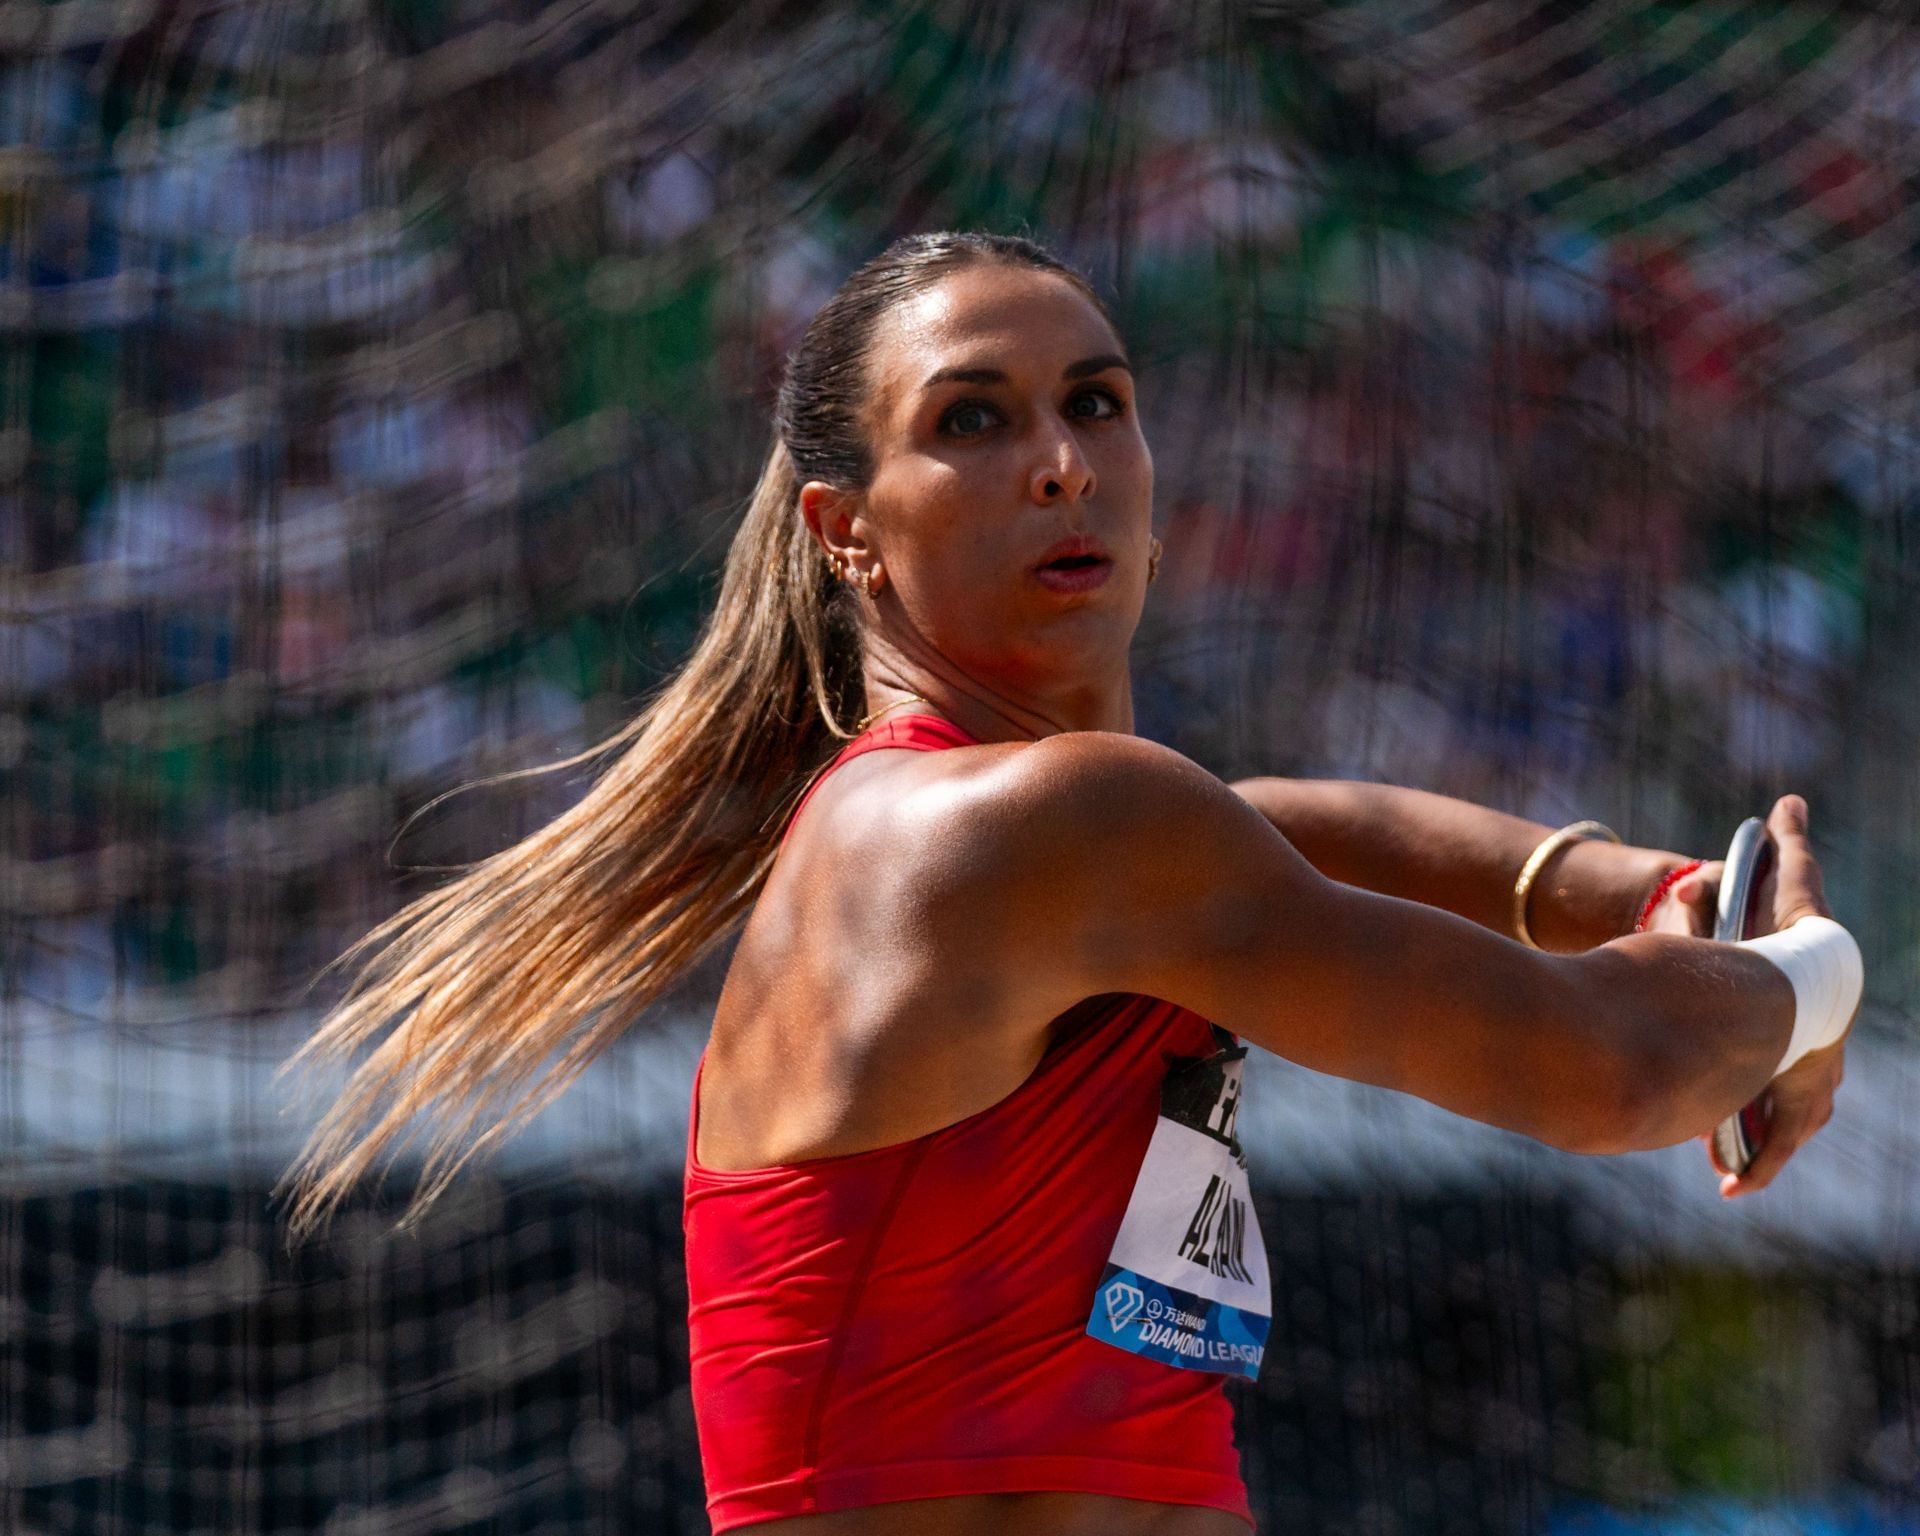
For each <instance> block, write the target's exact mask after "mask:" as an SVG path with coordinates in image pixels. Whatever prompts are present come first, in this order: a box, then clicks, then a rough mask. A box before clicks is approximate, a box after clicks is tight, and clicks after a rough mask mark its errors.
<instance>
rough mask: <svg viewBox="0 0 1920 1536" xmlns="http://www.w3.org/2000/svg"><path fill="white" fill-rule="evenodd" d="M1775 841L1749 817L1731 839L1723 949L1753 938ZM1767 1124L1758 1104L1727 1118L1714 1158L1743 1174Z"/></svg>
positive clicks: (1724, 882)
mask: <svg viewBox="0 0 1920 1536" xmlns="http://www.w3.org/2000/svg"><path fill="white" fill-rule="evenodd" d="M1773 852H1774V847H1773V836H1772V834H1771V833H1769V832H1768V831H1767V824H1766V823H1765V822H1764V821H1762V820H1761V819H1760V818H1759V817H1758V816H1749V817H1748V818H1747V819H1746V820H1745V821H1743V822H1741V823H1740V825H1739V827H1738V828H1737V829H1736V830H1735V832H1734V834H1733V842H1732V843H1731V844H1730V845H1729V846H1728V848H1727V861H1726V869H1725V871H1724V872H1723V873H1722V875H1721V877H1720V900H1719V904H1718V906H1717V908H1716V910H1715V913H1714V922H1713V936H1714V938H1715V939H1717V940H1719V941H1720V942H1721V943H1723V944H1737V943H1739V942H1740V941H1741V940H1742V939H1747V938H1752V937H1754V933H1753V928H1754V915H1755V914H1754V910H1753V906H1754V899H1755V898H1756V897H1757V896H1758V895H1759V893H1760V882H1761V881H1762V880H1764V879H1765V878H1766V873H1767V870H1768V868H1769V867H1770V866H1771V864H1772V863H1773ZM1763 1123H1764V1122H1763V1121H1762V1119H1761V1114H1760V1101H1759V1100H1758V1099H1756V1100H1755V1101H1754V1102H1753V1103H1751V1104H1749V1105H1747V1106H1746V1108H1744V1109H1742V1110H1739V1111H1736V1112H1735V1113H1734V1114H1731V1115H1728V1116H1727V1118H1726V1119H1724V1120H1722V1121H1721V1122H1720V1123H1719V1125H1717V1126H1715V1127H1714V1131H1713V1150H1714V1155H1715V1156H1716V1157H1718V1158H1719V1160H1720V1166H1721V1167H1723V1168H1726V1169H1728V1170H1730V1171H1731V1172H1733V1173H1736V1174H1743V1173H1745V1172H1746V1171H1747V1169H1748V1168H1749V1167H1750V1166H1752V1163H1753V1158H1754V1154H1755V1153H1756V1152H1758V1151H1759V1149H1760V1148H1759V1132H1760V1128H1761V1126H1762V1124H1763Z"/></svg>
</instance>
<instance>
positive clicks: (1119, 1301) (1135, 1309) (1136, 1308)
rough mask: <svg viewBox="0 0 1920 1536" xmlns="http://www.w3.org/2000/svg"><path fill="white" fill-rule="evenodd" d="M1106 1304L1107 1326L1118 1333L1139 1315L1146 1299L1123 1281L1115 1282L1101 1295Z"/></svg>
mask: <svg viewBox="0 0 1920 1536" xmlns="http://www.w3.org/2000/svg"><path fill="white" fill-rule="evenodd" d="M1100 1294H1101V1296H1102V1298H1104V1300H1105V1301H1106V1303H1107V1326H1108V1327H1110V1328H1112V1329H1113V1331H1114V1332H1115V1333H1118V1332H1119V1331H1120V1330H1121V1329H1122V1328H1124V1327H1126V1326H1127V1324H1128V1323H1130V1322H1132V1321H1133V1320H1134V1319H1135V1318H1136V1317H1138V1316H1139V1315H1140V1308H1141V1307H1142V1306H1143V1305H1145V1303H1146V1299H1147V1298H1146V1297H1145V1296H1143V1295H1141V1294H1140V1292H1139V1290H1138V1289H1137V1288H1135V1287H1134V1286H1131V1285H1128V1284H1127V1282H1126V1281H1124V1280H1116V1281H1114V1282H1113V1284H1112V1285H1110V1286H1108V1287H1107V1288H1106V1289H1105V1290H1104V1291H1102V1292H1101V1293H1100Z"/></svg>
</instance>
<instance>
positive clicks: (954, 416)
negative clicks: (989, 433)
mask: <svg viewBox="0 0 1920 1536" xmlns="http://www.w3.org/2000/svg"><path fill="white" fill-rule="evenodd" d="M999 418H1000V413H999V412H998V411H996V410H995V409H994V408H993V407H992V406H990V405H988V404H987V403H986V402H985V401H984V400H961V401H957V402H956V403H955V404H953V405H950V406H948V407H947V409H946V410H945V412H943V413H942V414H941V417H940V430H941V431H942V432H944V433H946V434H947V435H948V436H949V437H978V436H979V435H980V434H981V433H982V432H984V431H986V430H987V428H988V427H990V426H992V425H993V424H994V422H995V421H997V420H999Z"/></svg>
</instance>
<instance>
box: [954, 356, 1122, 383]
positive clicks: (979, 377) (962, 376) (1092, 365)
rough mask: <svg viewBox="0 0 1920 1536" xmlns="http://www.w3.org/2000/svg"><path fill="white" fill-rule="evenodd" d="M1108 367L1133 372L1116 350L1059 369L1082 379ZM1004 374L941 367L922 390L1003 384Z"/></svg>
mask: <svg viewBox="0 0 1920 1536" xmlns="http://www.w3.org/2000/svg"><path fill="white" fill-rule="evenodd" d="M1109 368H1124V369H1126V370H1127V372H1128V373H1132V372H1133V364H1131V363H1129V362H1128V361H1127V360H1126V359H1125V358H1124V357H1122V356H1121V355H1120V354H1119V353H1118V352H1102V353H1100V354H1099V355H1098V356H1097V357H1083V358H1081V359H1080V361H1079V362H1077V363H1068V364H1067V366H1066V367H1065V368H1064V369H1063V370H1061V375H1060V376H1061V377H1062V378H1064V379H1084V378H1086V377H1088V376H1089V375H1091V374H1096V373H1105V372H1106V371H1107V369H1109ZM1006 382H1007V376H1006V374H1004V373H1002V372H1001V371H1000V370H999V369H998V368H942V369H939V370H938V371H937V372H934V373H932V374H929V375H928V376H927V380H926V382H925V383H924V384H922V385H921V386H920V388H921V389H922V390H928V389H932V388H933V386H934V385H936V384H1004V383H1006Z"/></svg>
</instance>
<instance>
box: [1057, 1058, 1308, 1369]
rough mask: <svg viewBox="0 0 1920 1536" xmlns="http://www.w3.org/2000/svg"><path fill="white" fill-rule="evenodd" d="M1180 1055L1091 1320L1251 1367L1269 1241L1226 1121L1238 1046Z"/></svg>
mask: <svg viewBox="0 0 1920 1536" xmlns="http://www.w3.org/2000/svg"><path fill="white" fill-rule="evenodd" d="M1214 1039H1215V1042H1216V1043H1217V1045H1218V1047H1219V1049H1217V1050H1216V1051H1215V1052H1214V1054H1213V1055H1211V1056H1204V1057H1196V1058H1194V1059H1192V1060H1189V1061H1182V1062H1176V1063H1175V1064H1174V1066H1173V1067H1172V1068H1171V1069H1170V1070H1169V1071H1168V1073H1167V1078H1166V1082H1165V1083H1164V1084H1163V1085H1162V1087H1161V1090H1160V1117H1159V1119H1158V1120H1157V1121H1156V1122H1155V1123H1154V1128H1153V1139H1152V1140H1151V1141H1150V1142H1149V1143H1148V1144H1147V1153H1146V1156H1145V1157H1144V1158H1142V1159H1141V1162H1140V1171H1139V1173H1138V1174H1137V1175H1136V1176H1135V1178H1134V1182H1133V1194H1132V1196H1131V1197H1130V1198H1129V1200H1128V1201H1127V1212H1126V1215H1125V1216H1124V1217H1123V1218H1122V1219H1121V1222H1120V1231H1119V1235H1118V1236H1116V1237H1115V1238H1114V1240H1113V1250H1112V1252H1111V1253H1110V1254H1109V1255H1108V1258H1107V1263H1106V1267H1105V1269H1104V1270H1103V1271H1102V1272H1101V1276H1100V1284H1099V1285H1098V1286H1097V1287H1096V1288H1095V1292H1094V1297H1093V1310H1092V1313H1091V1314H1090V1315H1089V1317H1088V1318H1087V1332H1088V1333H1089V1334H1090V1335H1091V1336H1092V1337H1094V1338H1096V1339H1099V1340H1100V1341H1101V1342H1102V1343H1106V1344H1112V1345H1114V1346H1115V1347H1116V1348H1119V1349H1124V1350H1127V1351H1129V1352H1130V1353H1132V1354H1136V1355H1145V1356H1147V1357H1149V1358H1150V1359H1154V1360H1161V1361H1164V1362H1165V1363H1167V1364H1168V1365H1173V1366H1179V1367H1182V1368H1184V1369H1186V1370H1197V1371H1218V1372H1223V1373H1226V1374H1237V1375H1242V1376H1258V1375H1259V1374H1260V1361H1261V1358H1262V1356H1263V1354H1264V1353H1265V1350H1266V1343H1267V1327H1268V1323H1269V1322H1270V1320H1271V1318H1272V1315H1273V1303H1272V1297H1271V1288H1270V1284H1269V1279H1268V1274H1267V1249H1266V1244H1265V1243H1264V1242H1263V1241H1262V1240H1261V1237H1260V1220H1259V1217H1258V1216H1256V1215H1255V1213H1254V1209H1253V1196H1252V1192H1251V1190H1250V1188H1249V1186H1248V1183H1247V1160H1246V1156H1245V1154H1244V1153H1243V1152H1242V1151H1241V1148H1240V1140H1239V1137H1238V1136H1236V1135H1235V1134H1234V1126H1235V1123H1236V1121H1237V1119H1238V1117H1239V1113H1240V1092H1241V1080H1242V1073H1243V1072H1244V1070H1245V1066H1246V1056H1247V1052H1246V1047H1245V1046H1242V1045H1239V1044H1237V1043H1236V1042H1235V1041H1234V1038H1233V1037H1232V1036H1231V1035H1229V1034H1228V1033H1227V1032H1226V1031H1225V1030H1223V1029H1221V1028H1220V1027H1219V1026H1218V1025H1215V1026H1214Z"/></svg>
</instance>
